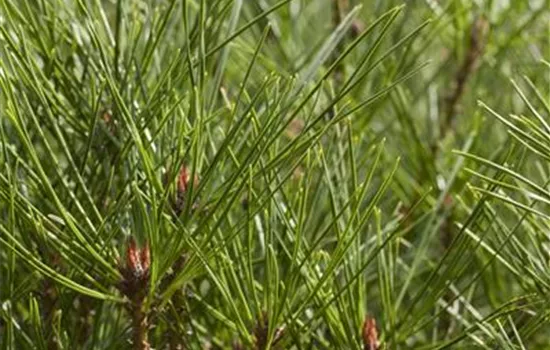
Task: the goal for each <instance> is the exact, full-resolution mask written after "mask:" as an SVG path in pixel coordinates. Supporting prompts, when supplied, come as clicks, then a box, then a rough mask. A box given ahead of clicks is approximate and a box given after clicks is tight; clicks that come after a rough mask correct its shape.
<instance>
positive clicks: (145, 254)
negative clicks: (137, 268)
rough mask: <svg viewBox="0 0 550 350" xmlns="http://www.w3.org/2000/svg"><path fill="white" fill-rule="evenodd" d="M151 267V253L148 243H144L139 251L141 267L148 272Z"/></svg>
mask: <svg viewBox="0 0 550 350" xmlns="http://www.w3.org/2000/svg"><path fill="white" fill-rule="evenodd" d="M150 265H151V252H150V251H149V243H145V246H144V247H143V249H142V250H141V266H142V268H143V269H144V270H146V271H149V266H150Z"/></svg>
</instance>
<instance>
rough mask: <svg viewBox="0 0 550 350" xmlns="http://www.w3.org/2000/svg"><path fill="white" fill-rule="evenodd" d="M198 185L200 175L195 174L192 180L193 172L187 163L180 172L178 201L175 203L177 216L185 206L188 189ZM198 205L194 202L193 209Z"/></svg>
mask: <svg viewBox="0 0 550 350" xmlns="http://www.w3.org/2000/svg"><path fill="white" fill-rule="evenodd" d="M198 185H199V177H198V176H197V174H195V176H194V178H193V181H191V172H190V171H189V169H188V168H187V167H186V166H185V165H184V166H182V167H181V169H180V172H179V174H178V182H177V192H176V201H175V203H174V211H175V212H176V215H177V216H179V215H180V214H181V213H182V211H183V208H184V207H185V199H186V193H187V190H189V189H190V188H197V187H198ZM197 206H198V205H197V203H193V209H196V208H197Z"/></svg>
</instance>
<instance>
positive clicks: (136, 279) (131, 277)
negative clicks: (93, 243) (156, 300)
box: [119, 237, 151, 299]
mask: <svg viewBox="0 0 550 350" xmlns="http://www.w3.org/2000/svg"><path fill="white" fill-rule="evenodd" d="M150 265H151V257H150V252H149V245H148V244H145V246H144V247H143V249H139V248H138V246H137V243H136V240H135V239H134V238H133V237H132V238H130V240H129V242H128V246H127V248H126V264H125V265H124V266H123V265H121V264H120V263H119V270H120V273H121V274H122V277H123V278H122V281H121V283H120V285H119V289H120V291H121V292H122V293H123V294H124V295H126V296H127V297H128V298H130V299H132V298H134V297H135V296H137V295H144V292H145V291H146V290H147V287H148V283H149V280H148V279H149V268H150Z"/></svg>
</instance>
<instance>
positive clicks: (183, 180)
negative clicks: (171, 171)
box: [178, 165, 199, 193]
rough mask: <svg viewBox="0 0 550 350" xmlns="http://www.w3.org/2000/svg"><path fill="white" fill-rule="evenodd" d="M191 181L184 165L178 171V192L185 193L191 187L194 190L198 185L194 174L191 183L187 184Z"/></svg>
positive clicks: (197, 179)
mask: <svg viewBox="0 0 550 350" xmlns="http://www.w3.org/2000/svg"><path fill="white" fill-rule="evenodd" d="M190 179H191V173H190V171H189V169H188V168H187V167H186V166H185V165H184V166H182V167H181V169H180V173H179V175H178V192H179V193H182V192H187V190H188V189H189V187H190V186H193V188H196V187H197V186H198V185H199V178H198V176H197V174H195V177H194V179H193V183H191V184H189V182H190Z"/></svg>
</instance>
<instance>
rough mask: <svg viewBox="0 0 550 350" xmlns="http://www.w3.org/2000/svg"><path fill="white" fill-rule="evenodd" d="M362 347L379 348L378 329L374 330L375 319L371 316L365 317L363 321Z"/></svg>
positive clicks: (366, 349)
mask: <svg viewBox="0 0 550 350" xmlns="http://www.w3.org/2000/svg"><path fill="white" fill-rule="evenodd" d="M362 336H363V349H364V350H379V349H380V342H379V341H378V331H377V330H376V320H375V319H374V318H372V317H368V316H367V318H366V319H365V322H364V323H363V330H362Z"/></svg>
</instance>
